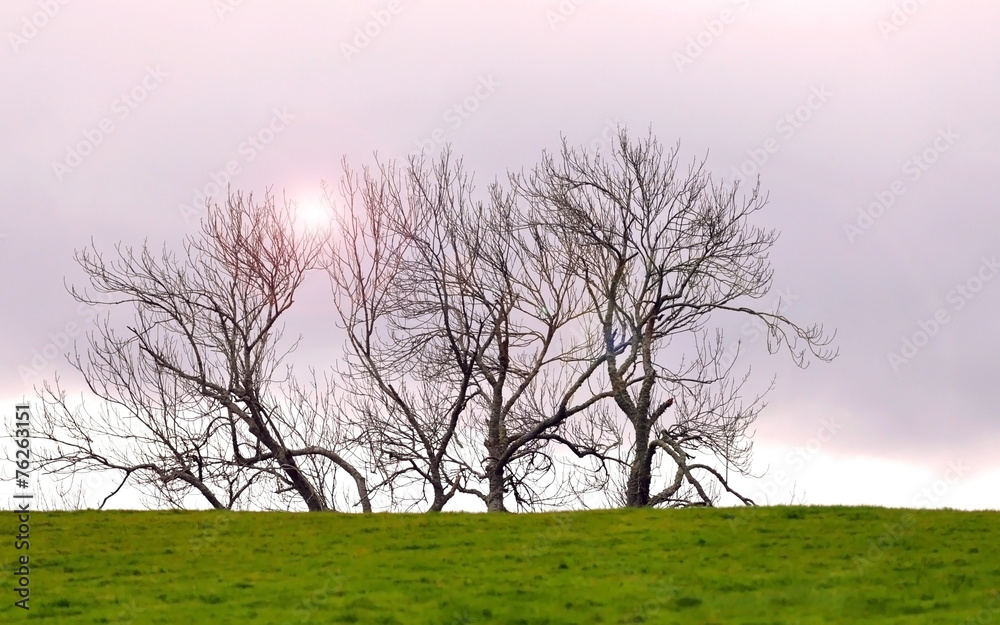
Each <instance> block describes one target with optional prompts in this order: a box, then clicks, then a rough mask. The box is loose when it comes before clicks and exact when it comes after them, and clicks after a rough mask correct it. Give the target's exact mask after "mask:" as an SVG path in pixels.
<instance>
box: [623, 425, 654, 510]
mask: <svg viewBox="0 0 1000 625" xmlns="http://www.w3.org/2000/svg"><path fill="white" fill-rule="evenodd" d="M652 464H653V452H652V450H651V449H650V448H649V426H648V425H646V424H640V425H639V426H637V427H636V428H635V457H634V458H633V459H632V465H631V466H630V467H629V473H628V480H627V481H626V482H625V507H626V508H642V507H645V506H646V505H648V504H649V484H650V479H651V476H650V473H651V470H652Z"/></svg>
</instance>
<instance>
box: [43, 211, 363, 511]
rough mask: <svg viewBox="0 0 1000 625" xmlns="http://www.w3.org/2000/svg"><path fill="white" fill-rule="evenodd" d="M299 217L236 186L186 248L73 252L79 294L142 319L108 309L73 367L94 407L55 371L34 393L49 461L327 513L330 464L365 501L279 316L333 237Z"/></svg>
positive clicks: (219, 504) (163, 495) (154, 490)
mask: <svg viewBox="0 0 1000 625" xmlns="http://www.w3.org/2000/svg"><path fill="white" fill-rule="evenodd" d="M293 222H294V216H293V214H292V207H291V206H290V205H288V204H285V205H284V206H283V207H281V206H278V205H276V203H275V202H274V198H273V197H272V196H271V195H269V194H268V195H267V196H266V197H265V198H264V201H263V202H262V203H255V202H254V201H253V198H252V197H247V198H244V197H243V196H242V195H240V194H236V195H233V196H230V197H229V198H228V201H227V202H226V204H225V205H224V206H221V207H220V206H214V207H210V209H209V212H208V215H207V217H206V219H205V220H204V221H203V222H202V228H201V232H200V234H199V236H194V237H189V238H188V239H187V241H186V243H185V246H184V255H183V256H181V257H178V256H177V255H175V254H173V253H171V252H169V251H167V250H166V248H164V251H163V253H162V254H161V255H159V257H157V256H154V254H153V253H152V252H150V250H149V249H148V247H147V246H145V245H143V247H142V249H141V250H138V251H136V250H134V249H133V248H130V247H122V246H119V247H117V248H116V251H117V259H115V260H112V261H106V260H105V258H104V257H103V256H102V254H101V253H100V252H99V251H97V250H96V248H94V246H93V244H92V245H91V248H90V249H87V250H84V251H82V252H80V253H78V254H77V261H78V262H79V264H80V266H81V267H82V268H83V270H84V271H85V272H86V273H87V275H88V276H89V278H90V283H91V289H92V291H93V292H94V293H95V295H91V291H90V290H84V291H82V292H81V291H78V290H76V289H75V288H74V289H71V292H72V294H73V296H74V297H75V298H76V299H77V300H79V301H81V302H86V303H89V304H93V305H97V306H106V307H111V308H114V307H119V309H125V310H126V311H131V312H132V313H133V317H132V319H131V321H130V322H126V324H125V326H126V327H125V331H124V332H122V331H120V330H118V329H116V327H115V325H114V324H113V323H112V322H111V316H110V314H109V315H108V316H107V317H105V319H104V322H103V324H102V325H101V326H100V327H99V329H98V331H97V332H94V333H92V334H90V335H89V337H88V338H89V342H90V345H89V349H88V350H87V351H86V353H85V355H84V356H81V355H80V354H79V353H77V354H76V357H75V360H74V361H73V364H74V366H75V368H76V369H77V370H78V371H79V372H80V373H81V374H82V375H83V378H84V380H85V381H86V384H87V386H88V387H89V389H90V391H91V392H92V393H93V394H94V395H96V397H97V399H98V402H99V404H100V406H99V408H98V410H96V411H93V410H90V409H88V408H87V407H86V404H85V403H84V404H79V405H70V403H69V402H68V401H67V397H66V393H65V392H64V391H63V390H62V389H61V388H60V386H59V384H58V381H56V382H55V383H54V384H52V385H50V384H46V385H45V387H44V388H43V389H42V390H41V392H40V393H41V395H42V400H43V402H44V404H45V411H44V422H45V428H44V430H43V432H42V434H43V436H44V437H45V438H47V439H49V441H51V442H52V443H53V445H52V447H51V449H50V455H49V456H48V457H47V461H46V466H47V467H49V468H50V469H52V470H63V471H66V470H68V471H69V472H74V471H85V470H95V469H114V470H117V471H120V472H121V473H122V480H121V484H120V485H119V487H118V489H116V490H115V491H114V493H112V495H113V494H115V493H117V492H118V490H120V489H121V487H122V486H124V484H125V483H126V482H127V481H128V480H130V479H131V480H133V481H134V482H135V483H137V484H138V485H140V486H142V487H144V488H145V489H146V492H148V493H150V494H152V495H153V496H154V497H156V498H157V499H158V500H159V501H162V502H166V503H170V504H173V505H178V506H179V505H183V501H184V499H185V497H186V496H187V494H188V493H190V492H191V491H192V489H193V490H194V491H195V492H197V493H200V495H201V496H202V497H203V498H204V499H205V500H206V501H207V502H208V503H209V504H210V505H212V506H213V507H216V508H229V507H234V506H236V505H237V504H238V502H239V501H240V499H241V498H243V497H246V496H248V495H249V494H253V495H254V496H253V497H252V498H251V502H252V504H253V505H261V503H262V502H263V501H264V500H263V499H261V498H260V496H261V495H262V493H263V490H264V488H265V486H267V485H269V486H267V487H268V488H270V489H271V490H273V497H274V498H275V500H276V501H277V502H279V503H283V505H287V506H292V505H295V501H298V502H299V503H300V505H301V504H304V505H305V506H306V508H307V509H309V510H314V511H315V510H326V509H329V508H330V501H331V498H330V496H329V494H328V493H325V491H324V489H325V488H326V486H325V484H324V478H327V477H329V475H330V470H329V463H332V465H333V466H334V467H336V468H339V469H341V470H343V471H346V472H347V473H348V474H350V475H351V476H352V478H353V479H354V481H355V483H356V487H357V491H358V500H359V503H360V505H361V506H362V508H363V509H364V510H365V511H370V510H371V506H370V501H369V491H368V488H367V486H366V483H365V479H364V477H363V476H362V475H361V473H360V472H359V471H358V470H357V469H356V468H355V467H354V465H353V464H352V463H351V462H350V461H348V460H347V459H346V458H345V457H344V456H343V455H341V453H339V451H340V450H339V449H338V448H337V444H338V442H339V441H338V439H337V435H338V434H339V432H338V430H337V428H336V424H335V423H331V422H330V421H329V420H328V418H329V417H330V415H323V414H318V413H317V411H316V410H315V409H314V408H315V406H316V405H317V403H316V402H315V401H314V402H312V403H309V402H306V401H305V399H306V398H307V397H309V395H308V393H306V392H305V391H304V390H303V388H302V387H301V386H296V385H295V384H294V383H293V381H292V380H291V377H290V376H291V371H290V370H289V369H284V368H283V366H282V363H283V362H284V360H285V359H286V358H287V356H288V354H289V353H290V352H291V351H292V350H294V349H295V346H296V344H297V341H293V342H291V343H287V342H285V341H283V340H282V324H281V322H282V317H283V316H284V315H285V314H286V313H287V312H288V310H289V309H290V307H291V306H292V303H293V298H294V296H295V293H296V291H297V290H298V289H299V287H300V286H301V285H302V282H303V280H304V278H305V275H306V273H307V272H309V271H310V270H313V269H317V268H320V267H322V266H324V265H325V264H326V260H325V257H324V250H325V244H326V241H325V236H324V235H322V234H320V233H317V232H313V233H301V232H298V231H296V229H295V228H294V223H293ZM98 296H99V298H98ZM314 395H315V394H314ZM313 399H315V397H313ZM324 463H326V465H325V466H324ZM309 468H311V469H312V470H311V471H310V470H309ZM105 501H107V500H105ZM102 505H103V504H102Z"/></svg>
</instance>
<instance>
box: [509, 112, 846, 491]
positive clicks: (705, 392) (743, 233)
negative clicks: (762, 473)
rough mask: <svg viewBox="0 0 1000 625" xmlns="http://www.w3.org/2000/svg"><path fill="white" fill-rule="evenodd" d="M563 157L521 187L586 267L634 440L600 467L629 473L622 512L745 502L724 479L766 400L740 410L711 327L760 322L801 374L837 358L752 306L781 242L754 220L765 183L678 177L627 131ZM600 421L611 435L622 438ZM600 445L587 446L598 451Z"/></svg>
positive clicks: (692, 171) (650, 141)
mask: <svg viewBox="0 0 1000 625" xmlns="http://www.w3.org/2000/svg"><path fill="white" fill-rule="evenodd" d="M559 156H560V157H559V158H558V159H557V158H556V157H553V156H552V155H548V154H547V155H545V156H544V157H543V160H542V162H541V164H540V165H539V166H538V167H536V168H535V169H534V170H533V171H532V172H531V173H530V174H529V175H524V176H515V182H516V184H517V185H518V187H519V188H520V189H521V190H522V191H523V193H524V194H525V195H526V196H527V197H529V198H531V199H532V201H533V202H534V203H535V206H536V215H537V218H538V220H539V221H538V224H539V226H540V227H544V228H545V229H547V230H549V231H551V232H552V233H553V234H554V235H555V236H557V237H558V238H559V239H560V241H561V242H562V245H563V247H565V248H573V249H576V250H579V251H580V253H581V254H582V255H583V256H584V260H583V261H582V262H579V263H577V264H576V265H575V267H576V273H577V275H578V276H579V278H580V279H581V280H582V282H583V284H584V285H585V286H584V288H585V290H586V291H585V292H586V294H587V297H588V299H589V304H590V305H589V307H588V310H590V311H591V312H592V314H594V315H595V322H594V323H593V324H592V326H591V327H593V328H594V329H595V330H596V332H597V335H598V338H599V340H600V342H601V343H602V344H603V351H604V355H605V360H604V362H605V364H606V366H605V367H604V373H605V375H606V376H607V377H606V384H607V386H608V388H610V390H611V394H612V397H613V402H614V404H615V406H616V407H617V409H618V411H619V413H620V415H621V416H622V417H623V418H624V421H625V423H627V424H628V426H627V427H628V428H629V432H627V434H628V435H629V436H627V437H626V439H630V441H631V447H630V448H629V449H628V450H627V452H626V454H625V456H624V457H619V456H614V455H606V456H605V460H607V461H608V462H611V463H612V465H614V464H615V463H617V464H618V465H622V466H624V468H625V473H626V475H625V478H624V482H623V483H622V484H621V485H620V486H621V491H622V492H621V503H623V504H624V505H626V506H654V505H661V504H662V505H674V506H686V505H712V503H713V502H714V501H715V500H716V499H717V497H718V492H717V491H718V489H719V488H721V490H724V491H728V492H730V493H732V494H733V495H735V496H736V497H738V498H739V499H740V500H741V501H743V502H744V503H747V504H751V503H752V501H750V500H749V499H748V498H746V497H744V496H742V495H740V494H739V493H736V492H735V491H734V490H733V489H732V488H731V487H730V486H729V482H728V476H727V472H728V470H729V469H735V470H736V471H737V472H740V473H743V474H746V473H747V472H748V470H749V459H750V451H751V443H750V441H749V438H748V437H747V430H748V428H749V426H750V425H751V424H752V423H753V421H754V420H755V419H756V417H757V415H758V413H759V412H760V410H761V408H762V407H763V405H762V403H761V401H760V400H761V397H760V396H758V397H755V398H753V399H752V400H751V401H749V403H748V404H744V402H743V398H742V394H741V391H742V388H743V382H744V381H745V380H746V378H745V377H744V378H743V379H741V380H739V381H737V380H736V379H734V378H733V365H732V363H731V362H730V363H728V364H727V363H726V361H725V358H724V351H725V350H724V349H723V339H722V335H721V333H720V334H716V335H713V334H712V333H711V332H709V331H708V330H707V326H708V323H709V322H710V320H711V319H712V317H713V315H717V314H719V313H735V314H740V315H749V316H752V317H755V318H757V319H759V320H761V321H762V322H763V323H764V325H765V326H766V328H767V330H768V349H769V351H771V352H772V353H773V352H775V351H777V350H778V349H780V348H781V346H782V345H784V346H786V347H787V348H788V350H789V352H790V354H791V356H792V358H793V359H794V360H795V362H796V364H798V365H799V366H805V365H806V364H807V352H808V354H811V355H812V356H814V357H816V358H818V359H820V360H824V361H828V360H831V359H832V358H833V357H834V356H835V353H834V352H832V351H831V350H829V349H827V346H828V345H829V344H830V341H831V340H832V337H829V336H826V335H825V334H824V331H823V328H822V326H818V325H813V326H809V327H801V326H798V325H796V324H794V323H793V322H791V321H790V320H789V319H787V318H786V317H785V316H784V315H782V314H781V312H780V311H781V306H780V303H779V306H778V309H777V310H776V311H773V312H772V311H765V310H760V309H758V308H755V307H754V306H753V300H757V299H760V298H761V297H763V296H764V295H765V294H766V293H767V292H768V291H769V289H770V287H771V281H772V270H771V267H770V263H769V261H768V257H767V253H768V250H769V249H770V248H771V246H772V245H773V243H774V242H775V240H776V234H775V232H774V231H768V230H761V229H759V228H757V227H755V226H753V225H752V224H751V223H750V217H751V216H752V215H753V214H754V213H755V212H757V211H758V210H760V209H761V208H762V207H763V206H764V205H765V204H766V197H763V196H761V195H760V193H759V184H758V186H756V187H754V188H753V189H752V190H750V192H749V193H748V194H745V195H741V193H740V189H739V184H738V183H735V184H725V183H716V182H714V181H713V180H712V178H711V176H710V175H709V174H707V173H706V172H705V170H704V165H705V163H704V161H703V162H701V163H695V164H692V165H691V167H690V168H688V169H687V171H686V172H685V171H682V170H681V169H680V168H679V163H678V149H677V148H676V147H675V148H674V149H672V150H670V151H669V152H667V153H666V154H664V151H663V148H662V147H661V145H660V144H659V143H658V142H657V141H656V139H655V138H653V137H652V135H650V136H648V137H647V138H646V139H644V140H641V141H633V140H631V139H630V138H629V136H628V133H627V131H626V130H625V129H620V130H619V135H618V139H617V141H616V143H615V144H614V145H613V149H612V152H611V154H610V155H609V156H607V157H606V156H605V155H601V154H597V155H591V154H588V153H586V152H585V151H581V150H577V149H574V148H571V147H569V146H568V145H567V144H566V142H565V141H564V142H563V147H562V150H561V154H560V155H559ZM668 347H669V348H672V349H670V350H669V354H670V355H674V356H675V357H674V358H673V359H672V361H668V360H666V359H665V356H667V355H668V349H667V348H668ZM684 354H687V357H685V356H684ZM671 409H672V410H671ZM670 416H672V419H671V418H670ZM665 421H666V422H669V423H665ZM604 423H605V425H604V427H603V428H602V429H603V434H604V435H605V436H611V437H612V438H613V439H615V440H617V441H620V440H622V437H621V433H617V432H613V431H611V430H610V429H609V428H608V427H607V423H608V422H606V421H605V422H604ZM600 434H601V432H598V433H597V434H596V435H594V436H591V437H590V438H589V439H587V441H586V444H585V445H583V447H584V448H585V449H588V450H592V449H593V448H594V447H595V445H594V443H593V442H592V441H593V439H594V438H598V439H599V438H600ZM561 442H563V443H564V444H566V445H568V446H569V447H570V448H571V449H574V450H578V448H579V447H580V443H579V442H578V441H576V440H570V439H566V440H562V441H561ZM698 458H701V459H698ZM713 459H715V460H721V461H722V463H724V465H725V469H724V470H723V469H722V467H720V466H719V465H718V463H717V462H712V460H713ZM664 461H665V462H664ZM661 464H666V465H668V466H669V467H671V468H670V469H667V470H666V473H667V474H668V479H667V480H666V483H665V484H664V485H663V486H662V487H658V490H653V489H652V485H653V484H654V475H653V473H654V470H655V469H656V468H657V467H658V466H660V465H661ZM601 469H602V470H604V471H607V470H608V464H607V463H602V464H601ZM713 485H715V486H713Z"/></svg>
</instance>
